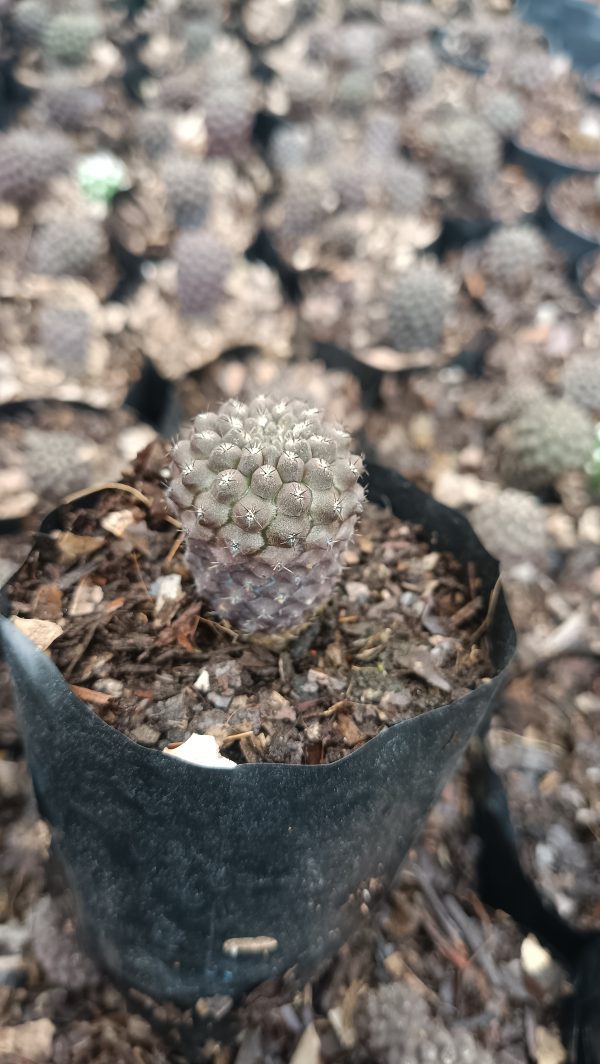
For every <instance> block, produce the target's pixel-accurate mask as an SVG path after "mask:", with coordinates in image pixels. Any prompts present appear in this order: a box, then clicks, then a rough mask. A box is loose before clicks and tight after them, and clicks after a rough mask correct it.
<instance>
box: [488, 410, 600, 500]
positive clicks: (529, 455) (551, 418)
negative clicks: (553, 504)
mask: <svg viewBox="0 0 600 1064" xmlns="http://www.w3.org/2000/svg"><path fill="white" fill-rule="evenodd" d="M498 442H499V444H500V447H501V456H500V469H501V473H502V476H503V478H504V480H505V481H506V482H507V483H509V484H511V485H513V486H514V487H518V488H525V489H526V490H529V491H538V490H540V489H543V488H546V487H549V486H550V485H552V484H553V483H554V481H555V480H556V479H557V478H558V477H559V476H560V475H561V474H562V473H568V472H570V471H571V470H583V469H584V468H585V467H586V465H587V463H588V462H589V460H590V457H591V455H592V451H593V447H594V423H593V421H592V419H591V417H590V416H589V415H588V414H586V413H585V411H584V410H582V409H581V407H578V406H575V404H574V403H572V402H571V401H570V400H569V399H553V398H547V397H544V398H542V399H536V400H534V401H533V402H531V403H530V404H529V405H528V407H527V408H526V409H525V410H523V411H522V412H521V413H520V414H519V415H518V417H516V418H515V419H514V420H513V421H511V422H509V424H508V425H504V426H503V427H502V428H501V429H500V430H499V437H498Z"/></svg>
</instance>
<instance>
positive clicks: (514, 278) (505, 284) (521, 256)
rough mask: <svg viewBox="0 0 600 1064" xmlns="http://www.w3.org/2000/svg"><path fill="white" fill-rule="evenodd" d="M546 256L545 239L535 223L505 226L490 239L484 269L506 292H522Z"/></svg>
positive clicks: (483, 261) (486, 275)
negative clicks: (533, 224)
mask: <svg viewBox="0 0 600 1064" xmlns="http://www.w3.org/2000/svg"><path fill="white" fill-rule="evenodd" d="M547 256H548V251H547V246H546V242H545V240H544V238H543V236H542V234H541V233H540V232H538V230H537V229H535V228H534V227H533V226H532V225H514V226H506V227H505V228H501V229H496V230H495V231H494V232H493V233H490V235H489V237H488V238H487V240H486V242H485V245H484V248H483V253H482V256H481V269H482V271H483V273H484V275H485V277H487V279H488V280H489V281H491V282H492V283H493V284H495V285H497V286H498V288H501V289H503V291H505V292H521V291H522V290H523V289H524V288H528V287H529V285H530V284H531V282H532V281H533V279H534V277H535V275H536V274H537V273H538V271H539V270H540V269H541V268H542V266H543V265H544V262H545V261H546V259H547Z"/></svg>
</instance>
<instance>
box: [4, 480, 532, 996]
mask: <svg viewBox="0 0 600 1064" xmlns="http://www.w3.org/2000/svg"><path fill="white" fill-rule="evenodd" d="M369 496H370V498H371V499H372V500H373V501H374V502H376V503H378V504H380V505H390V506H391V507H392V510H393V511H394V513H395V514H396V515H397V516H398V517H399V518H401V519H405V520H409V521H412V522H417V523H419V524H420V525H422V526H423V529H424V532H425V534H426V535H427V536H428V538H429V539H430V541H431V543H432V545H434V547H435V548H436V549H441V550H449V551H452V552H453V553H454V554H455V555H456V557H457V558H458V559H459V560H460V561H461V562H462V563H463V564H464V565H467V564H469V563H470V564H471V565H473V566H474V567H475V570H476V572H477V574H478V576H479V578H480V580H481V588H482V596H483V600H484V610H485V609H486V608H487V607H488V606H489V604H490V602H493V608H492V607H491V608H490V616H489V627H488V630H487V635H486V636H485V638H486V639H487V640H488V647H489V652H490V657H491V661H492V665H491V668H490V672H491V678H490V680H489V682H486V683H483V684H481V686H480V687H479V688H478V689H476V690H473V691H471V692H469V693H468V694H467V695H465V696H464V697H462V698H460V699H458V700H457V701H455V702H453V703H452V704H449V705H446V706H442V707H440V708H438V709H435V710H432V711H430V712H428V713H425V714H424V715H422V716H419V717H416V718H415V719H413V720H406V721H403V722H401V723H399V724H396V725H394V726H392V727H390V728H389V729H388V730H386V731H384V732H382V733H381V734H380V735H378V736H377V737H376V738H374V739H371V740H370V741H369V742H367V743H366V744H365V745H364V746H363V747H361V748H360V749H358V750H356V751H355V752H353V753H351V754H349V755H348V756H347V757H345V758H343V759H342V760H340V761H338V762H335V763H333V764H329V765H320V766H295V765H283V764H266V763H265V764H249V765H239V766H238V767H236V768H235V769H229V770H223V769H211V768H200V767H197V766H195V765H191V764H188V763H185V762H183V761H179V760H177V759H173V758H170V757H165V756H164V755H163V754H162V753H161V752H160V751H158V750H151V749H146V748H144V747H141V746H138V745H137V744H136V743H134V742H132V741H131V740H130V739H128V738H126V737H125V736H124V735H122V734H120V733H119V732H117V731H115V730H114V729H112V728H111V727H109V726H108V725H107V724H105V723H104V722H103V721H101V720H100V718H99V717H97V716H96V715H95V714H94V713H93V712H92V711H91V710H90V709H88V708H87V707H86V706H85V704H84V703H83V702H81V701H80V700H79V699H78V698H76V697H75V695H74V694H72V693H71V692H70V690H69V688H68V687H67V685H66V683H65V681H64V680H63V678H62V676H61V675H60V673H59V672H58V670H57V669H56V667H55V666H54V665H53V664H52V663H51V661H50V660H49V658H48V657H46V656H45V655H44V654H42V653H41V652H40V651H39V650H37V649H36V648H35V647H34V645H33V644H32V643H30V642H29V641H28V640H27V639H26V638H25V637H24V636H23V635H22V634H21V633H20V632H19V631H18V630H17V629H16V628H15V627H14V625H13V624H11V623H10V621H8V620H7V619H5V618H0V645H1V647H2V650H3V653H4V656H5V658H6V660H7V662H8V664H9V667H10V671H11V674H12V679H13V683H14V688H15V694H16V698H15V702H16V713H17V719H18V724H19V728H20V730H21V733H22V735H23V738H24V744H25V750H26V756H27V760H28V764H29V768H30V771H31V775H32V777H33V783H34V787H35V793H36V796H37V800H38V803H39V808H40V812H41V814H42V816H43V817H44V818H45V819H46V820H47V821H48V822H49V824H50V825H51V828H52V836H53V842H54V847H55V850H56V854H57V856H58V858H59V860H60V861H61V863H62V865H63V866H64V869H65V872H66V877H67V880H68V882H69V884H70V886H71V888H72V890H73V892H74V895H75V899H76V902H77V905H78V911H79V926H80V930H81V933H82V935H83V937H84V940H85V941H86V942H87V945H88V948H89V949H90V950H91V951H92V952H93V954H94V955H95V957H96V959H97V960H98V961H99V962H100V964H101V965H102V967H103V968H104V969H105V970H107V972H108V973H109V974H110V975H111V976H112V977H113V978H114V979H115V981H116V982H118V983H119V984H120V985H127V986H130V987H135V988H137V989H139V990H141V991H143V992H146V993H148V994H150V995H152V996H153V997H154V998H159V999H171V1000H174V1001H176V1002H177V1003H179V1004H180V1005H183V1006H189V1005H192V1004H193V1003H194V1002H195V1001H196V1000H197V999H198V998H199V997H210V996H212V995H216V994H226V995H230V996H231V997H233V998H237V997H239V996H240V995H241V994H243V993H244V992H245V991H248V990H249V989H251V988H253V987H255V986H256V985H257V984H259V983H261V982H262V981H263V980H266V979H269V978H273V977H279V976H281V975H282V974H283V973H285V972H287V971H288V970H289V969H293V975H294V977H295V978H297V979H304V978H307V977H310V976H313V975H314V974H315V973H316V972H317V971H318V970H319V968H320V966H321V965H322V963H323V962H324V961H325V960H327V959H328V958H329V957H331V956H332V954H333V953H334V952H335V951H336V950H337V949H338V947H339V946H340V945H341V944H342V943H343V942H344V940H345V939H346V938H347V936H348V935H349V933H350V932H351V931H352V930H353V928H354V927H355V926H356V925H357V924H358V923H359V922H360V920H361V915H360V910H361V908H362V909H363V911H364V906H365V905H369V904H370V903H371V901H372V900H374V898H375V897H376V896H377V895H378V894H379V892H380V890H381V889H384V888H385V887H386V886H388V885H389V884H390V882H391V880H392V877H393V876H394V874H395V872H396V871H397V869H398V866H399V865H400V863H401V862H402V860H403V858H404V857H405V856H406V853H407V851H408V849H409V847H410V846H411V844H412V843H413V841H414V839H415V836H416V835H417V833H418V831H419V829H420V827H421V825H422V824H423V821H424V819H425V817H426V815H427V813H428V811H429V809H430V808H431V806H432V804H433V803H434V802H435V801H436V799H437V797H438V795H439V793H440V791H441V789H442V786H443V785H444V783H445V782H446V781H447V780H448V778H449V777H450V776H451V774H452V773H453V771H454V770H455V768H456V767H457V764H458V762H459V760H460V758H461V755H462V754H463V752H464V750H465V747H466V745H467V743H468V741H469V739H470V738H471V737H472V736H473V735H474V733H476V732H477V731H480V730H482V729H484V728H485V727H486V725H487V722H488V720H489V717H490V714H491V712H492V709H493V707H494V704H495V703H496V701H497V699H498V696H499V693H500V691H501V689H502V687H503V684H504V682H505V680H506V670H507V666H508V665H509V663H510V661H511V659H512V657H513V654H514V649H515V632H514V628H513V625H512V622H511V619H510V616H509V613H508V610H507V607H506V604H505V602H504V599H503V596H502V594H501V593H500V594H499V595H496V596H494V599H492V598H491V596H492V592H493V589H494V587H495V585H496V581H497V578H498V566H497V564H496V562H495V561H494V560H493V559H492V558H491V557H490V556H489V555H488V554H487V553H486V552H485V550H484V549H483V547H482V546H481V544H480V543H479V541H478V539H477V538H476V536H475V534H474V532H473V531H472V529H471V527H470V525H469V524H468V522H467V520H466V519H465V518H464V517H463V516H462V515H460V514H459V513H457V512H455V511H453V510H450V509H448V508H447V507H445V506H442V505H441V504H440V503H438V502H436V501H435V500H434V499H433V498H432V497H431V496H429V495H427V494H425V493H424V492H422V491H420V490H419V489H418V488H416V487H415V486H414V485H413V484H411V483H410V482H409V481H407V480H405V479H404V478H403V477H401V476H400V475H399V474H397V473H393V472H390V471H388V470H385V469H382V468H381V467H378V466H372V467H371V468H370V469H369ZM57 519H58V521H59V520H60V511H57V512H55V514H54V515H51V519H50V520H51V521H53V522H54V524H55V525H56V523H57ZM44 527H45V528H46V529H48V528H49V527H52V525H51V524H49V522H48V520H47V521H46V522H45V524H44ZM231 940H238V948H237V953H236V944H235V941H234V942H233V943H232V942H231ZM239 940H242V941H241V942H239ZM244 940H245V941H244Z"/></svg>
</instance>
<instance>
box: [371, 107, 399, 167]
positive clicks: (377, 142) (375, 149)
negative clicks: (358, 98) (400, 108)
mask: <svg viewBox="0 0 600 1064" xmlns="http://www.w3.org/2000/svg"><path fill="white" fill-rule="evenodd" d="M399 142H400V124H399V122H398V118H397V116H396V115H395V114H392V113H390V112H389V111H375V112H374V113H373V114H371V115H369V117H368V118H367V120H366V122H365V129H364V133H363V141H362V151H363V155H364V157H365V160H366V162H374V161H378V160H385V161H387V160H389V159H391V158H393V157H394V155H395V154H396V152H397V150H398V144H399Z"/></svg>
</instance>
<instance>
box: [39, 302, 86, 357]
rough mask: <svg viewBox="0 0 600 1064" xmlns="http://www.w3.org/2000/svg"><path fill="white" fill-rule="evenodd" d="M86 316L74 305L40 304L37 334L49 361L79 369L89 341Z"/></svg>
mask: <svg viewBox="0 0 600 1064" xmlns="http://www.w3.org/2000/svg"><path fill="white" fill-rule="evenodd" d="M90 334H91V322H90V318H89V315H88V314H86V312H85V311H84V310H79V309H78V308H77V307H51V306H47V307H43V308H42V310H41V311H40V316H39V324H38V335H39V340H40V343H41V345H42V348H43V350H44V354H45V356H46V358H47V359H48V361H49V362H53V363H54V364H55V365H57V366H63V367H64V368H66V369H68V370H69V371H75V372H76V371H77V370H79V371H81V370H82V369H83V366H84V365H85V360H86V357H87V352H88V346H89V342H90Z"/></svg>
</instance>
